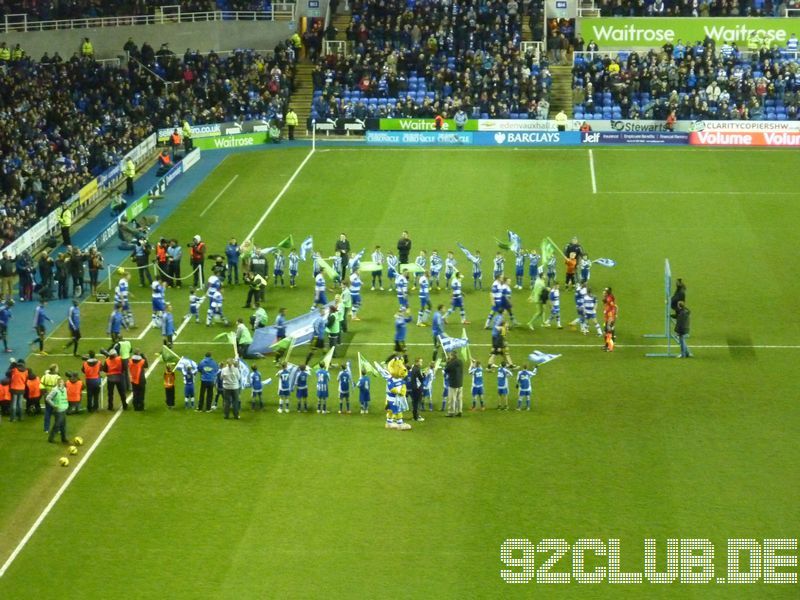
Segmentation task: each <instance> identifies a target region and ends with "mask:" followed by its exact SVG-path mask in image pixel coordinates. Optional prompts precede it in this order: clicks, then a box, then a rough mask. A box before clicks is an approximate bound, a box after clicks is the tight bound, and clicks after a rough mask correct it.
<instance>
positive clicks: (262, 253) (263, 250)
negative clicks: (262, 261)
mask: <svg viewBox="0 0 800 600" xmlns="http://www.w3.org/2000/svg"><path fill="white" fill-rule="evenodd" d="M277 249H278V247H277V246H269V247H267V248H261V250H257V251H256V252H257V253H258V255H259V256H266V255H267V254H272V253H273V252H275V251H276V250H277Z"/></svg>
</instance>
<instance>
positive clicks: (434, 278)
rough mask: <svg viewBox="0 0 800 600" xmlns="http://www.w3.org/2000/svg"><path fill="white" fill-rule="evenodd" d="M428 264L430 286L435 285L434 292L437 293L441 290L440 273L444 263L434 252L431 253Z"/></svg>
mask: <svg viewBox="0 0 800 600" xmlns="http://www.w3.org/2000/svg"><path fill="white" fill-rule="evenodd" d="M430 264H431V278H430V279H431V286H433V284H434V283H435V284H436V290H437V291H438V290H441V289H442V286H441V280H440V276H441V273H442V267H443V266H444V262H443V261H442V257H441V256H439V253H438V252H437V251H436V250H434V251H433V252H431V260H430Z"/></svg>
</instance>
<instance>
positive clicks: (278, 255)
mask: <svg viewBox="0 0 800 600" xmlns="http://www.w3.org/2000/svg"><path fill="white" fill-rule="evenodd" d="M285 265H286V259H285V258H284V257H283V253H282V252H281V251H280V250H276V251H275V262H274V263H273V268H272V276H273V279H274V281H275V285H278V278H279V277H280V279H281V287H283V286H284V283H283V269H284V266H285Z"/></svg>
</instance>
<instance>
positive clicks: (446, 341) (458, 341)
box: [439, 335, 469, 352]
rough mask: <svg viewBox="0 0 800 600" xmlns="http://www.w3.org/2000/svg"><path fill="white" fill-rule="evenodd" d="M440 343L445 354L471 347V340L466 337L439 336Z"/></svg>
mask: <svg viewBox="0 0 800 600" xmlns="http://www.w3.org/2000/svg"><path fill="white" fill-rule="evenodd" d="M439 341H440V342H441V344H442V349H443V350H444V351H445V352H455V351H456V350H458V349H459V348H464V347H466V346H468V345H469V340H468V339H467V338H465V337H461V338H458V337H450V336H448V335H442V336H439Z"/></svg>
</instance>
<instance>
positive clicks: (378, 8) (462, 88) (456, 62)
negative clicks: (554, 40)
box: [312, 0, 550, 119]
mask: <svg viewBox="0 0 800 600" xmlns="http://www.w3.org/2000/svg"><path fill="white" fill-rule="evenodd" d="M352 8H353V19H352V22H351V24H350V26H349V27H348V30H347V38H348V40H350V41H351V42H353V51H352V53H351V54H350V55H349V56H347V57H344V56H335V55H329V56H323V57H321V58H320V60H319V61H318V63H317V65H316V67H315V69H314V72H313V80H314V89H315V97H314V100H313V104H312V117H314V118H317V119H327V118H338V117H345V118H347V117H350V116H356V117H361V116H362V115H366V116H375V117H429V116H433V115H435V114H441V115H443V116H446V117H447V116H452V115H453V114H455V112H457V111H458V110H459V109H461V110H464V111H465V112H466V113H467V114H468V115H470V116H474V117H479V116H485V117H499V118H510V117H511V116H512V115H525V116H526V117H527V116H528V115H537V116H538V115H539V113H540V110H539V108H540V107H539V105H540V103H541V101H545V104H546V102H547V98H548V93H549V86H550V74H549V71H548V69H547V67H546V65H541V64H539V63H538V62H537V61H536V60H535V58H534V56H533V54H532V53H529V54H527V55H523V54H521V52H520V49H519V48H520V41H521V35H522V30H521V23H522V19H523V18H524V15H523V13H522V7H521V4H520V3H519V2H518V1H517V0H509V1H505V0H503V1H500V0H488V1H487V0H465V1H463V2H430V1H416V2H414V1H413V0H411V1H409V0H355V2H353V3H352ZM533 118H536V117H535V116H534V117H533Z"/></svg>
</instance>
